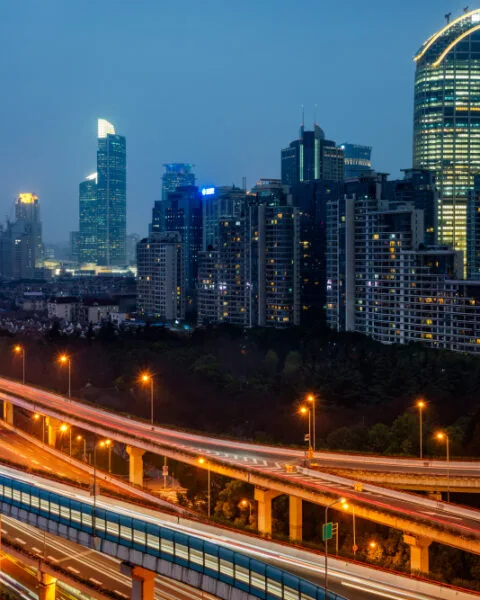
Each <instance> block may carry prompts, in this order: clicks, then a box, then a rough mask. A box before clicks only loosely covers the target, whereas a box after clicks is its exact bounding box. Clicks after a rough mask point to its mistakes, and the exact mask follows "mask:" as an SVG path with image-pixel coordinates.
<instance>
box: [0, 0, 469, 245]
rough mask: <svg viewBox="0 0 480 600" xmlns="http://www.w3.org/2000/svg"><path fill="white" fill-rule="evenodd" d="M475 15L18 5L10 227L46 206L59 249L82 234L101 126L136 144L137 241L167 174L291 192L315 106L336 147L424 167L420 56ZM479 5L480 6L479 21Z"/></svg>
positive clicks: (250, 6) (2, 129)
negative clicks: (285, 164) (416, 139)
mask: <svg viewBox="0 0 480 600" xmlns="http://www.w3.org/2000/svg"><path fill="white" fill-rule="evenodd" d="M464 6H465V0H461V1H460V0H402V1H400V0H363V1H360V0H342V1H340V0H329V1H327V0H170V1H168V2H166V1H165V0H79V1H75V2H74V1H73V0H43V1H40V0H14V1H11V0H3V2H2V3H1V7H0V57H1V58H0V65H1V90H2V93H1V104H2V110H1V111H0V135H1V138H0V139H1V158H0V187H1V195H0V198H1V202H0V219H1V220H2V221H3V219H4V217H5V216H12V215H13V210H12V209H13V202H14V198H15V196H16V194H17V193H18V192H21V191H34V192H35V193H37V194H38V195H39V197H40V201H41V207H42V220H43V223H44V239H45V241H47V242H49V241H54V242H57V241H62V240H67V239H68V232H69V231H71V230H73V229H77V228H78V184H79V182H80V181H81V180H82V179H83V178H84V177H85V176H86V175H87V174H88V173H90V172H92V171H94V170H95V161H96V119H97V118H98V117H104V118H106V119H108V120H110V121H112V122H113V123H114V125H115V127H116V130H117V132H118V133H120V134H122V135H125V136H126V138H127V160H128V171H127V179H128V231H129V232H131V233H133V232H136V233H140V234H142V235H144V234H145V233H146V231H147V225H148V222H149V221H150V214H151V207H152V204H153V201H154V200H156V199H159V198H160V189H161V175H162V172H163V168H162V164H163V163H164V162H191V163H194V164H195V165H196V169H195V171H196V173H197V177H198V181H199V182H200V184H206V183H209V184H217V185H225V184H232V183H236V184H238V185H241V182H242V176H246V177H247V185H248V186H249V187H251V186H252V185H253V184H254V183H255V181H256V180H257V179H259V178H261V177H279V175H280V149H281V148H282V147H284V146H286V145H288V143H289V142H290V141H291V140H293V139H295V138H296V136H297V131H298V126H299V124H300V106H301V105H302V104H304V105H305V122H306V125H307V126H311V125H312V122H313V112H314V109H313V106H314V105H315V104H317V105H318V109H317V121H318V123H319V125H320V126H321V127H322V128H323V129H324V130H325V133H326V135H327V138H329V139H333V140H336V141H337V142H343V141H349V142H355V143H364V144H369V145H371V146H373V160H374V166H375V167H376V169H377V170H379V171H386V172H389V173H391V174H392V175H395V176H397V175H398V174H399V171H400V169H402V168H405V167H409V166H411V146H412V98H413V76H414V66H413V62H412V57H413V55H414V54H415V52H416V50H417V49H418V47H419V46H420V45H421V44H422V43H423V41H424V40H425V39H426V38H427V37H429V36H430V35H431V34H432V33H434V31H436V30H437V29H438V28H440V27H441V26H442V25H443V24H444V23H445V20H444V14H445V13H446V12H450V11H451V12H452V13H453V15H454V16H457V15H458V14H459V13H460V11H462V10H463V7H464ZM475 7H476V5H473V6H471V8H475Z"/></svg>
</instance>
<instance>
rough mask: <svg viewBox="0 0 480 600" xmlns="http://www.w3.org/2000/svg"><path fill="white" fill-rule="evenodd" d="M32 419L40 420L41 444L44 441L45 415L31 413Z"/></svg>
mask: <svg viewBox="0 0 480 600" xmlns="http://www.w3.org/2000/svg"><path fill="white" fill-rule="evenodd" d="M33 420H34V421H40V420H41V421H42V444H44V443H45V415H40V414H39V413H34V414H33Z"/></svg>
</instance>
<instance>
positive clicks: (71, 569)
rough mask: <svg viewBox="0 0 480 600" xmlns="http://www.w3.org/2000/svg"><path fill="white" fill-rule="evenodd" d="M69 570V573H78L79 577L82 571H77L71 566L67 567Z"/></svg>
mask: <svg viewBox="0 0 480 600" xmlns="http://www.w3.org/2000/svg"><path fill="white" fill-rule="evenodd" d="M67 569H68V570H69V571H72V572H73V573H76V574H77V575H78V573H80V571H79V570H78V569H75V568H74V567H70V566H68V567H67Z"/></svg>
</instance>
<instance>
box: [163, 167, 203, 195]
mask: <svg viewBox="0 0 480 600" xmlns="http://www.w3.org/2000/svg"><path fill="white" fill-rule="evenodd" d="M194 166H195V165H191V164H189V163H167V164H165V165H163V167H164V169H165V172H164V174H163V176H162V200H166V199H167V197H168V193H169V192H175V191H176V190H177V188H179V187H181V186H182V187H183V186H187V185H195V173H194V172H193V167H194Z"/></svg>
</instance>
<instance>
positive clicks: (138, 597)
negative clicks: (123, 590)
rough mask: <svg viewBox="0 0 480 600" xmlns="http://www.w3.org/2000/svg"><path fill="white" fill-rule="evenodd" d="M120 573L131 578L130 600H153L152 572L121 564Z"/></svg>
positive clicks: (153, 584) (153, 582) (153, 579)
mask: <svg viewBox="0 0 480 600" xmlns="http://www.w3.org/2000/svg"><path fill="white" fill-rule="evenodd" d="M120 572H121V573H122V574H123V575H128V576H129V577H131V578H132V600H155V573H154V572H153V571H149V570H148V569H144V568H143V567H139V566H137V565H132V564H130V563H122V565H121V567H120Z"/></svg>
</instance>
